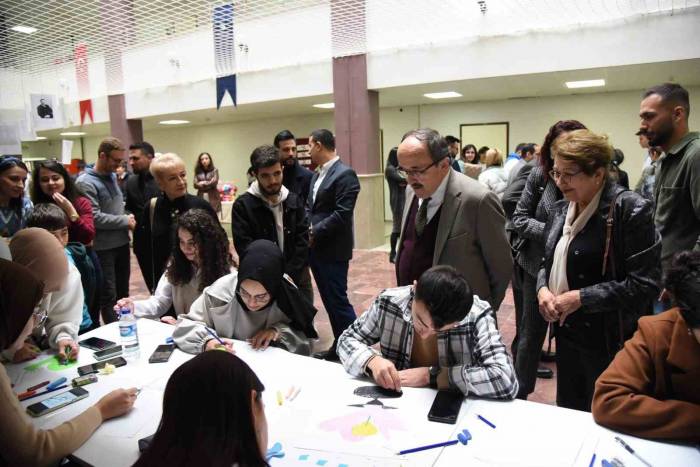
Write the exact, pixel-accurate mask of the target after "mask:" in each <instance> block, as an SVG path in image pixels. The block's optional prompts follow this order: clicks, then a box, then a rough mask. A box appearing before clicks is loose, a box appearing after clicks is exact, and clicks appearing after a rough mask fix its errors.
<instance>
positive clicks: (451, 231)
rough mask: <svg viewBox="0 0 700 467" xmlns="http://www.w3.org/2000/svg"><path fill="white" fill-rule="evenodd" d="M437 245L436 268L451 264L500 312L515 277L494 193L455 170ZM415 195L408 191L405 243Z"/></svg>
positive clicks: (404, 219) (434, 260) (503, 218)
mask: <svg viewBox="0 0 700 467" xmlns="http://www.w3.org/2000/svg"><path fill="white" fill-rule="evenodd" d="M447 176H448V177H449V179H448V180H447V189H446V190H445V199H444V201H443V203H442V210H441V213H440V223H439V224H438V231H437V238H436V240H435V253H434V255H433V266H436V265H438V264H447V265H450V266H453V267H454V268H455V269H457V270H458V271H459V272H460V273H462V274H463V275H464V277H465V278H466V279H467V282H468V283H469V286H470V287H471V288H472V291H473V292H474V293H475V294H476V295H478V296H479V297H480V298H482V299H484V300H486V301H487V302H489V303H490V304H491V307H492V308H493V309H494V311H495V310H498V307H499V306H500V305H501V302H502V301H503V297H504V296H505V293H506V288H508V282H510V277H511V274H512V272H513V269H512V268H513V258H512V257H511V253H510V244H509V243H508V239H507V237H506V229H505V222H506V218H505V214H504V213H503V207H501V201H500V200H499V199H498V196H496V195H495V194H494V193H492V192H491V191H490V190H489V189H488V188H486V187H485V186H483V185H482V184H481V183H479V182H477V181H476V180H474V179H472V178H469V177H467V176H466V175H464V174H461V173H458V172H456V171H454V170H450V171H449V173H448V175H447ZM414 197H415V193H414V192H413V190H412V189H411V187H410V186H408V187H406V204H405V205H404V210H403V219H402V221H401V238H400V239H399V249H398V251H397V255H400V254H401V244H402V242H403V234H404V229H405V226H406V217H407V215H408V211H409V210H410V207H411V203H412V202H413V198H414Z"/></svg>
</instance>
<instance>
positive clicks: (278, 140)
mask: <svg viewBox="0 0 700 467" xmlns="http://www.w3.org/2000/svg"><path fill="white" fill-rule="evenodd" d="M274 145H275V147H276V148H277V150H278V151H279V155H280V162H282V168H283V171H284V174H283V176H284V180H283V181H282V184H283V185H284V186H286V187H287V189H288V190H289V191H291V192H292V193H294V194H296V195H297V196H298V197H299V199H301V201H302V203H304V204H306V200H307V198H308V197H309V186H310V185H311V177H313V176H314V173H313V172H312V171H310V170H309V169H307V168H306V167H304V166H302V165H301V164H299V161H298V160H297V141H296V139H295V138H294V135H293V134H292V132H291V131H289V130H282V131H280V132H279V133H277V136H275V141H274Z"/></svg>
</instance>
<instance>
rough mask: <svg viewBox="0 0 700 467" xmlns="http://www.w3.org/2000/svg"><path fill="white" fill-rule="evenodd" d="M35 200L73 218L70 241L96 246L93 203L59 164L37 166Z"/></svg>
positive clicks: (53, 162) (36, 202) (49, 163)
mask: <svg viewBox="0 0 700 467" xmlns="http://www.w3.org/2000/svg"><path fill="white" fill-rule="evenodd" d="M32 201H33V202H34V204H39V203H54V204H56V205H58V207H60V208H61V209H63V211H64V212H65V213H66V217H68V219H69V221H70V222H69V224H68V241H69V242H80V243H82V244H83V245H85V246H90V245H92V240H93V239H94V238H95V224H94V222H93V218H92V205H91V204H90V200H89V199H87V198H86V197H85V196H83V195H82V194H81V193H80V191H79V190H78V188H77V187H76V186H75V183H74V182H73V179H72V178H71V177H70V175H68V172H67V171H66V168H65V167H64V166H63V164H61V163H60V162H58V161H55V160H49V161H43V162H39V163H37V164H35V166H34V173H33V174H32Z"/></svg>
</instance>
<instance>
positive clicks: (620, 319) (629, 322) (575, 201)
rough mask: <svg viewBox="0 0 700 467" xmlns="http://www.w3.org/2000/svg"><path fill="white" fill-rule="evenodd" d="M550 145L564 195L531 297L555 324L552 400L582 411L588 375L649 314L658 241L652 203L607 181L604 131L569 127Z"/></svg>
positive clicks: (591, 377)
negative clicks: (640, 319) (553, 391)
mask: <svg viewBox="0 0 700 467" xmlns="http://www.w3.org/2000/svg"><path fill="white" fill-rule="evenodd" d="M551 151H552V155H553V156H554V165H553V168H552V170H551V171H550V172H549V175H550V177H552V179H553V180H554V182H555V183H556V184H557V187H558V188H559V190H560V191H561V192H562V194H563V195H564V198H565V199H564V200H562V201H560V202H559V203H557V204H556V205H555V207H554V208H553V210H552V212H551V215H550V216H549V218H548V221H547V226H546V228H545V230H546V231H547V232H548V236H547V240H546V243H545V255H544V256H545V261H544V266H543V268H541V269H540V272H539V275H538V279H537V290H538V292H537V297H538V302H539V307H540V312H541V313H542V316H543V317H544V319H545V320H546V321H548V322H550V323H555V326H554V331H555V335H556V340H557V359H556V365H557V405H559V406H561V407H566V408H570V409H576V410H583V411H588V412H589V411H590V410H591V399H592V397H593V387H594V384H595V380H596V379H597V378H598V376H600V374H601V373H602V372H603V370H605V368H606V367H607V366H608V365H609V364H610V362H611V361H612V359H613V357H614V356H615V353H616V352H617V351H618V350H619V349H620V347H621V346H622V344H623V343H624V342H625V340H626V339H628V338H629V337H631V336H632V333H634V331H635V330H636V328H637V320H638V319H639V317H640V316H642V315H645V314H651V312H652V308H653V302H654V299H655V298H656V297H657V296H658V293H659V287H658V286H657V283H658V281H659V279H660V276H661V265H660V264H661V263H660V254H661V240H660V236H659V233H658V231H657V230H656V228H655V226H654V220H653V218H652V214H653V209H652V206H651V203H650V202H649V201H648V200H645V199H644V198H642V197H641V196H639V195H638V194H637V193H635V192H633V191H626V190H624V189H623V188H621V187H620V186H619V185H617V184H615V183H614V182H611V181H610V180H609V179H608V166H609V165H610V159H611V157H612V152H613V150H612V147H611V146H610V144H609V143H608V141H607V139H606V138H605V137H603V136H599V135H596V134H595V133H593V132H591V131H589V130H575V131H571V132H568V133H564V134H562V135H560V136H559V137H558V138H557V139H556V140H555V141H554V144H553V145H552V147H551Z"/></svg>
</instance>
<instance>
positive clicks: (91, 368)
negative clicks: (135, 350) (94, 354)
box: [78, 357, 126, 376]
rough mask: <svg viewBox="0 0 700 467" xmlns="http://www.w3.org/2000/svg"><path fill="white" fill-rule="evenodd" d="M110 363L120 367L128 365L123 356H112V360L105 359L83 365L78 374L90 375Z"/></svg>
mask: <svg viewBox="0 0 700 467" xmlns="http://www.w3.org/2000/svg"><path fill="white" fill-rule="evenodd" d="M108 363H110V364H112V365H114V366H117V367H118V366H124V365H126V360H124V359H123V358H122V357H117V358H112V359H110V360H104V361H102V362H98V363H92V364H90V365H85V366H81V367H78V374H79V375H80V376H83V375H89V374H90V373H97V372H98V371H100V370H101V369H102V368H104V367H105V365H106V364H108Z"/></svg>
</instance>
